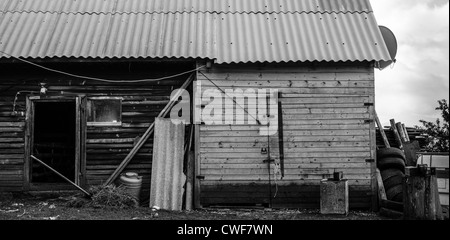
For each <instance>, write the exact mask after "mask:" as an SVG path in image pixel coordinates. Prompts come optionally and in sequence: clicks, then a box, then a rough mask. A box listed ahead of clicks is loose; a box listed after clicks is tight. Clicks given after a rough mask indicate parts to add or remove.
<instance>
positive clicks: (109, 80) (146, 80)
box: [0, 50, 206, 83]
mask: <svg viewBox="0 0 450 240" xmlns="http://www.w3.org/2000/svg"><path fill="white" fill-rule="evenodd" d="M0 53H3V54H5V55H8V56H10V57H12V58H14V59H17V60H19V61H22V62H24V63H27V64H30V65H33V66H35V67H38V68H42V69H44V70H47V71H50V72H55V73H59V74H63V75H67V76H70V77H76V78H81V79H86V80H92V81H100V82H109V83H138V82H156V81H161V80H164V79H168V78H173V77H178V76H181V75H184V74H186V73H191V72H195V71H197V70H199V69H201V68H204V67H206V65H203V66H200V67H198V68H196V69H193V70H189V71H186V72H182V73H178V74H175V75H171V76H166V77H161V78H154V79H138V80H112V79H104V78H95V77H88V76H82V75H77V74H72V73H68V72H64V71H60V70H56V69H52V68H48V67H44V66H41V65H39V64H36V63H33V62H30V61H27V60H25V59H21V58H18V57H15V56H13V55H11V54H9V53H6V52H3V51H1V50H0Z"/></svg>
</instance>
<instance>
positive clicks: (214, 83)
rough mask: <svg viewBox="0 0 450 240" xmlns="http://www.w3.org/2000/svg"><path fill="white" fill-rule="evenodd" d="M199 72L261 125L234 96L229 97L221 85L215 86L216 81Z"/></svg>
mask: <svg viewBox="0 0 450 240" xmlns="http://www.w3.org/2000/svg"><path fill="white" fill-rule="evenodd" d="M199 73H200V74H202V75H203V76H204V77H205V78H206V79H207V80H208V81H210V82H211V83H212V84H213V85H214V86H215V87H216V88H218V89H219V90H220V91H221V92H222V93H223V94H225V96H227V97H228V98H230V99H231V100H233V102H234V103H235V104H236V105H237V106H239V107H240V108H242V110H244V112H245V113H247V114H248V115H249V116H251V117H252V118H253V119H255V120H256V122H257V123H258V125H262V124H261V122H260V121H259V120H258V118H257V117H255V116H253V115H252V114H250V113H249V112H248V111H247V110H245V108H244V107H242V106H241V105H240V104H239V103H237V102H236V100H234V98H232V97H230V96H229V95H228V94H227V93H226V92H225V91H224V90H223V89H222V88H221V87H219V86H217V84H216V83H214V82H213V81H212V80H211V79H209V78H208V77H207V76H206V75H205V74H204V73H202V72H201V71H199Z"/></svg>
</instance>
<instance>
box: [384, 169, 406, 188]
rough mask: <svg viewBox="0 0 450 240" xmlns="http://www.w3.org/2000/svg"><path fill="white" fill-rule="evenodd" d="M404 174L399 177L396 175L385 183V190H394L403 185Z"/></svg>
mask: <svg viewBox="0 0 450 240" xmlns="http://www.w3.org/2000/svg"><path fill="white" fill-rule="evenodd" d="M403 176H404V174H403V173H401V172H400V174H398V175H394V176H392V177H390V178H388V179H386V180H384V181H383V185H384V188H385V189H390V188H393V187H394V186H397V185H402V182H403Z"/></svg>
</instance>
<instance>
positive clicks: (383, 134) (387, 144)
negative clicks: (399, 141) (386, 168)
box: [374, 111, 391, 148]
mask: <svg viewBox="0 0 450 240" xmlns="http://www.w3.org/2000/svg"><path fill="white" fill-rule="evenodd" d="M374 117H375V121H376V122H377V125H378V129H380V134H381V138H382V139H383V142H384V146H386V148H390V147H391V145H390V144H389V140H388V138H387V137H386V133H385V132H384V129H383V126H382V125H381V122H380V119H379V118H378V115H377V112H375V111H374Z"/></svg>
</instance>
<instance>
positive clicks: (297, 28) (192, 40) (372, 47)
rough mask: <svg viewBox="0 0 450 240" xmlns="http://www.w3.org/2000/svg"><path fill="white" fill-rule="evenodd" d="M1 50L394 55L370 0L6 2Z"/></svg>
mask: <svg viewBox="0 0 450 240" xmlns="http://www.w3.org/2000/svg"><path fill="white" fill-rule="evenodd" d="M0 50H1V51H4V52H7V53H9V54H11V55H13V56H16V57H30V58H44V57H75V58H87V57H91V58H139V57H143V58H162V57H168V58H208V59H216V62H217V63H233V62H289V61H293V62H296V61H373V60H375V61H379V60H390V55H389V53H388V51H387V48H386V46H385V44H384V41H383V38H382V36H381V33H380V30H379V28H378V25H377V23H376V20H375V17H374V15H373V13H372V9H371V7H370V3H369V1H368V0H302V1H298V0H248V1H247V0H246V1H237V0H190V1H182V0H170V1H167V0H165V1H163V0H152V1H144V0H115V1H103V0H89V1H88V0H76V1H75V0H58V1H57V0H46V1H44V0H34V1H31V0H22V1H13V0H0ZM0 57H9V56H8V55H4V54H1V53H0Z"/></svg>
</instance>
